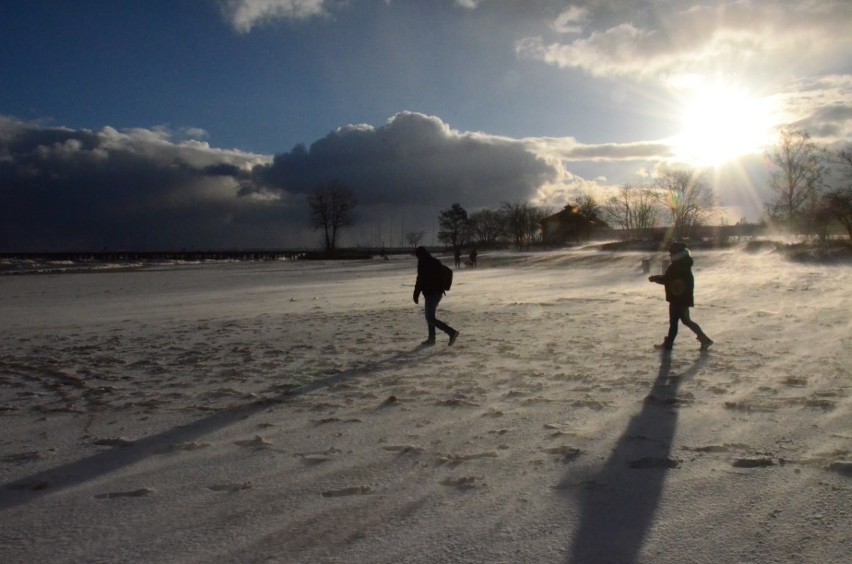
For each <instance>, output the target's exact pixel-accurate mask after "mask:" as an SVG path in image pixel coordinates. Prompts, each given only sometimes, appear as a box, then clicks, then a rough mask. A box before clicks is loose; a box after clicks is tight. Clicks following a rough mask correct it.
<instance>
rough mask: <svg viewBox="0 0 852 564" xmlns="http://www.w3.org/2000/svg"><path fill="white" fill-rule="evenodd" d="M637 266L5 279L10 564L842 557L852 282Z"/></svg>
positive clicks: (705, 266) (5, 483)
mask: <svg viewBox="0 0 852 564" xmlns="http://www.w3.org/2000/svg"><path fill="white" fill-rule="evenodd" d="M641 258H642V255H640V254H631V253H618V254H609V253H601V252H597V251H583V250H579V251H571V252H566V251H562V252H551V253H539V254H528V255H524V254H513V253H503V254H489V253H483V254H481V255H480V268H478V269H476V270H471V269H465V268H463V269H461V270H459V271H457V272H456V277H455V282H454V286H453V289H452V290H451V291H450V292H449V294H448V296H447V297H446V298H445V299H444V301H443V302H442V303H441V307H440V308H439V318H442V319H444V320H446V321H448V322H449V323H451V324H452V325H453V326H455V327H457V328H458V329H460V330H461V336H460V337H459V340H458V341H457V343H456V344H455V345H454V346H453V347H452V348H448V347H447V346H446V337H444V336H442V335H439V344H438V345H437V346H435V347H432V348H426V349H420V348H418V346H417V345H418V344H419V343H420V341H421V340H422V339H423V338H425V336H426V328H425V322H424V320H423V310H422V303H423V302H422V300H421V305H420V306H415V305H414V303H413V302H412V300H411V294H412V289H413V284H414V277H415V259H414V258H413V257H395V258H393V259H392V260H389V261H382V260H375V261H365V262H348V263H322V262H316V263H314V262H304V263H293V262H273V263H236V264H234V263H229V264H218V265H217V264H201V265H179V266H163V267H160V268H157V269H146V270H142V271H136V272H134V271H130V272H124V271H117V272H94V273H88V274H58V275H30V276H0V311H2V316H0V421H2V429H3V432H2V434H0V561H1V562H9V563H12V562H22V563H23V562H175V563H185V562H341V563H343V562H346V563H351V562H365V563H366V562H371V563H372V562H387V563H397V562H424V563H426V562H429V563H433V562H488V563H495V562H595V563H596V562H618V563H622V562H648V563H658V562H672V563H674V562H677V563H683V562H699V563H701V562H706V563H719V562H796V563H799V562H819V563H832V562H837V563H840V562H848V561H849V555H850V554H852V534H850V531H852V399H850V395H851V394H850V392H852V318H850V312H852V278H850V274H852V267H850V266H838V265H834V266H819V265H799V264H792V263H789V262H785V261H784V260H783V259H781V258H780V257H778V256H776V255H775V254H773V253H766V254H747V253H744V252H742V251H738V250H731V251H713V252H696V253H694V258H695V268H694V271H695V275H696V303H697V306H696V307H695V308H694V309H693V310H692V314H693V319H694V320H696V321H697V322H699V323H700V324H701V325H702V327H703V328H704V329H705V331H706V332H707V333H708V334H709V335H710V336H711V337H712V338H713V339H715V341H716V344H715V345H714V347H713V348H712V349H711V350H710V352H709V353H708V354H701V353H699V351H698V344H697V342H696V341H695V340H694V338H693V337H692V335H691V334H690V332H689V330H688V329H686V328H682V329H681V333H680V337H679V339H678V342H677V344H676V347H675V350H674V352H673V353H672V354H671V356H670V357H666V356H661V355H660V354H659V353H657V352H656V351H654V350H653V348H652V344H653V343H655V342H659V341H661V340H662V337H663V335H664V334H665V332H666V326H667V309H666V304H665V301H664V299H663V293H662V287H661V286H659V285H656V284H651V283H649V282H648V281H647V275H646V274H644V273H643V272H642V270H641V268H640V259H641ZM659 259H660V257H655V262H654V266H653V269H654V272H657V271H659V268H660V266H659V265H660V263H659ZM444 262H447V263H451V262H452V261H451V259H449V258H444Z"/></svg>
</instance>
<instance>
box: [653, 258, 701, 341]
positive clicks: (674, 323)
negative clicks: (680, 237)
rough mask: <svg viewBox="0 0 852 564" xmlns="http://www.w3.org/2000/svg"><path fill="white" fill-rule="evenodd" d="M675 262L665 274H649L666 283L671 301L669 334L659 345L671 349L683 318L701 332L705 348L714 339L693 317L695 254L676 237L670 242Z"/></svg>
mask: <svg viewBox="0 0 852 564" xmlns="http://www.w3.org/2000/svg"><path fill="white" fill-rule="evenodd" d="M669 257H670V259H671V263H670V264H669V266H668V268H666V272H665V273H664V274H656V275H654V276H649V277H648V280H650V281H651V282H656V283H657V284H663V285H664V286H665V287H666V301H667V302H669V334H668V335H667V336H666V337H665V339H663V342H662V344H659V345H655V346H656V347H657V348H660V349H663V350H671V349H672V347H673V346H674V342H675V338H676V337H677V330H678V323H679V322H681V321H682V322H683V324H684V325H686V326H687V327H689V328H690V329H691V330H692V332H693V333H695V334H696V335H697V338H698V342H700V343H701V350H703V351H704V350H707V349H708V348H710V345H712V344H713V341H712V340H711V339H710V337H708V336H707V335H705V334H704V332H703V331H702V330H701V327H699V326H698V324H697V323H695V322H694V321H692V320H691V319H690V318H689V308H691V307H693V306H694V305H695V303H694V301H695V299H694V297H693V293H694V289H695V279H694V277H693V276H692V257H691V256H689V249H687V248H686V245H685V244H684V243H681V242H680V241H675V242H673V243H672V244H671V245H669Z"/></svg>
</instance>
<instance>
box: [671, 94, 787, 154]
mask: <svg viewBox="0 0 852 564" xmlns="http://www.w3.org/2000/svg"><path fill="white" fill-rule="evenodd" d="M681 125H682V133H681V134H680V135H678V136H677V137H675V138H674V140H673V145H674V152H675V156H676V157H677V158H678V159H680V160H682V161H685V162H687V163H690V164H692V165H695V166H711V167H712V166H719V165H722V164H724V163H726V162H728V161H731V160H734V159H736V158H738V157H742V156H745V155H749V154H756V153H760V152H761V151H762V150H763V148H764V147H765V146H766V145H767V144H768V143H771V140H772V130H773V124H772V108H771V106H770V104H769V102H768V101H766V100H761V99H760V98H756V97H754V96H751V95H750V94H748V93H747V92H745V91H743V90H738V89H735V88H728V87H722V86H715V87H711V88H703V89H699V90H697V91H695V92H694V93H693V94H692V95H691V96H690V97H689V98H688V99H687V100H685V101H684V104H683V113H682V114H681Z"/></svg>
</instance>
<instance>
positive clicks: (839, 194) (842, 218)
mask: <svg viewBox="0 0 852 564" xmlns="http://www.w3.org/2000/svg"><path fill="white" fill-rule="evenodd" d="M835 164H836V165H838V166H839V173H840V180H839V183H838V184H837V185H835V186H834V187H833V188H832V189H831V190H829V191H828V192H826V193H825V194H824V195H823V197H822V208H823V210H825V213H826V215H827V216H828V217H830V218H831V219H834V220H836V221H837V222H839V223H840V224H841V225H842V226H843V227H844V228H845V229H846V233H847V234H848V235H849V239H852V148H850V149H843V150H841V151H839V152H838V153H837V158H836V160H835Z"/></svg>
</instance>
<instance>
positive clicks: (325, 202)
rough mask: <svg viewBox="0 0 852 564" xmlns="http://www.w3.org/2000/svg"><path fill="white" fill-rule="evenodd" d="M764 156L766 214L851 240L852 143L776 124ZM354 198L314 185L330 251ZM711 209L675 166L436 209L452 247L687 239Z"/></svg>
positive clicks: (319, 225)
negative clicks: (817, 139) (642, 179)
mask: <svg viewBox="0 0 852 564" xmlns="http://www.w3.org/2000/svg"><path fill="white" fill-rule="evenodd" d="M766 158H767V161H768V162H769V163H771V165H772V170H771V172H770V176H769V187H770V188H771V191H772V194H773V198H772V199H771V201H769V202H767V203H766V204H765V217H764V221H767V222H771V223H773V224H774V225H776V226H778V227H781V228H783V229H785V230H786V231H787V232H788V233H790V234H804V235H816V236H818V237H820V238H825V237H827V235H828V233H829V229H830V228H831V226H832V225H839V226H841V227H842V228H843V229H845V230H846V232H847V234H848V236H849V238H850V239H852V147H850V148H846V149H842V150H839V151H837V152H835V153H832V152H830V151H828V150H827V149H825V148H823V147H820V146H819V145H817V144H816V143H814V142H813V141H812V139H811V137H810V135H809V134H808V133H807V132H806V131H803V130H795V129H782V130H781V131H780V134H779V141H778V144H777V145H776V146H775V147H773V148H772V149H771V150H770V151H768V152H767V153H766ZM356 205H357V200H356V198H355V195H354V193H353V192H352V191H351V190H350V189H348V188H347V187H345V186H344V185H342V184H341V183H339V182H330V183H326V184H321V185H318V186H317V187H316V188H315V189H314V190H313V191H312V192H311V194H309V196H308V206H309V208H310V210H311V225H312V226H313V227H314V228H316V229H319V230H322V232H323V235H324V243H325V248H326V250H327V251H328V252H330V253H333V252H334V250H335V249H336V247H337V239H338V235H339V232H340V230H341V229H343V228H345V227H348V226H350V225H353V224H354V222H355V218H354V213H353V212H354V209H355V207H356ZM714 209H715V202H714V199H713V192H712V190H711V188H710V187H709V186H708V184H707V181H706V179H705V178H704V174H703V173H702V172H701V171H698V170H693V169H675V170H669V171H664V172H662V173H660V174H659V175H658V176H657V178H655V179H654V180H653V181H651V182H649V183H647V184H630V183H627V184H623V185H621V186H620V187H619V188H618V189H617V190H616V192H615V194H614V195H612V196H610V197H609V198H608V199H607V200H606V201H604V202H599V201H597V200H596V199H595V198H594V197H593V196H592V195H591V194H588V193H585V192H579V193H578V194H577V195H576V196H575V198H574V200H573V201H571V202H568V203H567V204H566V205H565V206H564V207H563V208H562V209H561V210H559V211H557V212H554V210H553V209H552V208H549V207H539V206H533V205H532V204H530V203H529V202H503V203H502V204H501V205H500V206H499V207H498V208H497V209H481V210H478V211H476V212H473V213H468V212H467V210H465V209H464V208H463V207H462V206H461V204H459V203H454V204H452V205H451V206H450V207H449V208H448V209H445V210H442V211H441V212H440V214H439V216H438V226H439V231H438V234H437V235H438V240H439V241H440V242H441V243H443V244H444V245H446V246H448V247H452V248H461V247H465V246H472V245H475V246H480V247H495V246H498V245H505V244H511V245H513V246H515V247H517V248H525V247H530V246H533V245H538V244H549V243H564V242H565V241H566V239H573V240H583V239H588V238H589V237H590V236H591V235H592V234H593V233H594V232H595V231H597V230H600V229H610V228H611V229H616V230H618V231H619V232H620V234H621V235H622V237H623V238H625V239H641V238H643V237H645V236H646V235H647V233H648V232H649V231H650V230H652V229H654V228H656V227H658V226H659V225H660V224H661V223H662V222H665V224H666V225H668V226H669V228H668V231H669V233H670V235H671V237H673V238H689V237H690V236H692V235H693V234H694V233H695V231H696V229H697V228H699V227H702V226H704V225H706V224H707V222H708V220H709V219H710V217H711V216H712V214H713V211H714ZM742 221H743V222H744V221H745V220H742ZM549 225H557V226H559V227H560V228H559V229H556V230H553V229H549V228H548V227H549ZM424 235H425V233H424V232H423V231H411V232H408V233H406V234H405V239H406V242H407V243H408V244H409V245H411V246H412V247H415V246H417V245H419V244H421V242H422V239H423V237H424Z"/></svg>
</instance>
